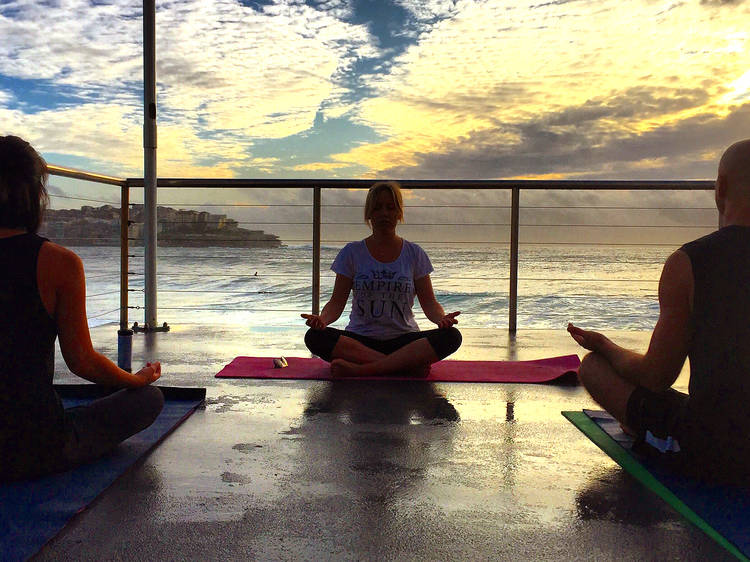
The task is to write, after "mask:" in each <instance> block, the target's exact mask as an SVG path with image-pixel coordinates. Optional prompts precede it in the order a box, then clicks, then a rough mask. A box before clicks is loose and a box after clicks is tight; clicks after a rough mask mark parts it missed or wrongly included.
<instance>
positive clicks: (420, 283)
mask: <svg viewBox="0 0 750 562" xmlns="http://www.w3.org/2000/svg"><path fill="white" fill-rule="evenodd" d="M414 289H415V291H416V293H417V298H418V299H419V305H420V306H421V307H422V310H423V311H424V314H425V316H427V318H428V319H429V320H430V321H431V322H434V323H435V324H437V325H438V327H439V328H449V327H450V326H453V324H458V320H456V316H458V315H459V314H461V312H460V311H459V312H451V313H450V314H446V313H445V310H443V307H442V306H441V305H440V303H439V302H438V301H437V299H436V298H435V291H433V290H432V281H431V280H430V276H429V275H425V276H424V277H420V278H419V279H415V280H414Z"/></svg>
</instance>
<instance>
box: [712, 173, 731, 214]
mask: <svg viewBox="0 0 750 562" xmlns="http://www.w3.org/2000/svg"><path fill="white" fill-rule="evenodd" d="M728 190H729V182H728V181H727V176H726V174H719V175H718V177H717V178H716V183H715V184H714V197H715V199H716V208H717V209H718V210H719V213H723V212H724V206H725V203H726V199H727V191H728Z"/></svg>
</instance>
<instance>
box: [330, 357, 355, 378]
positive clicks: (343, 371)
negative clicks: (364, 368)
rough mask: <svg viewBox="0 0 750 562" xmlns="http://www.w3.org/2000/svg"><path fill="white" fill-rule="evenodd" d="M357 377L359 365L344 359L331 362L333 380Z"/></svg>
mask: <svg viewBox="0 0 750 562" xmlns="http://www.w3.org/2000/svg"><path fill="white" fill-rule="evenodd" d="M358 375H359V365H357V364H356V363H351V362H349V361H346V360H344V359H334V360H333V361H331V376H332V377H333V378H335V379H338V378H345V377H356V376H358Z"/></svg>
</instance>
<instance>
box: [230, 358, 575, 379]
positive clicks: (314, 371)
mask: <svg viewBox="0 0 750 562" xmlns="http://www.w3.org/2000/svg"><path fill="white" fill-rule="evenodd" d="M286 360H287V362H288V363H289V366H288V367H285V368H283V369H274V368H273V358H272V357H235V358H234V359H233V360H232V362H231V363H230V364H229V365H226V366H225V367H224V368H223V369H222V370H221V371H219V372H218V373H217V374H216V376H217V377H221V378H234V379H318V380H331V378H332V377H331V369H330V367H329V365H328V363H326V362H325V361H323V360H322V359H318V358H310V357H287V358H286ZM580 364H581V361H580V360H579V359H578V356H577V355H564V356H562V357H550V358H548V359H537V360H535V361H450V360H448V361H439V362H438V363H435V364H434V365H433V366H432V369H431V370H430V375H429V376H428V377H427V378H425V379H422V378H420V379H417V380H428V381H432V382H516V383H544V382H552V381H555V380H556V379H562V377H563V375H567V376H566V377H565V378H564V379H565V381H566V382H568V381H575V380H576V378H575V373H576V372H577V371H578V366H579V365H580ZM354 380H415V379H414V378H409V377H368V378H357V379H354ZM558 382H563V381H562V380H560V381H558Z"/></svg>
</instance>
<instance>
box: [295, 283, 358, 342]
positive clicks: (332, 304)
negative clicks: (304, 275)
mask: <svg viewBox="0 0 750 562" xmlns="http://www.w3.org/2000/svg"><path fill="white" fill-rule="evenodd" d="M352 284H353V280H352V279H350V278H349V277H346V276H345V275H341V274H340V273H337V274H336V281H335V282H334V284H333V294H332V295H331V299H330V300H329V301H328V302H327V303H326V305H325V306H324V307H323V310H322V311H321V312H320V315H316V314H302V315H301V316H302V318H305V319H307V322H305V324H307V325H308V326H310V327H311V328H313V329H315V330H323V329H324V328H325V327H326V326H328V325H329V324H332V323H333V322H335V321H336V320H338V319H339V316H341V313H342V312H343V311H344V308H345V307H346V303H347V301H348V300H349V293H350V292H351V290H352Z"/></svg>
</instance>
